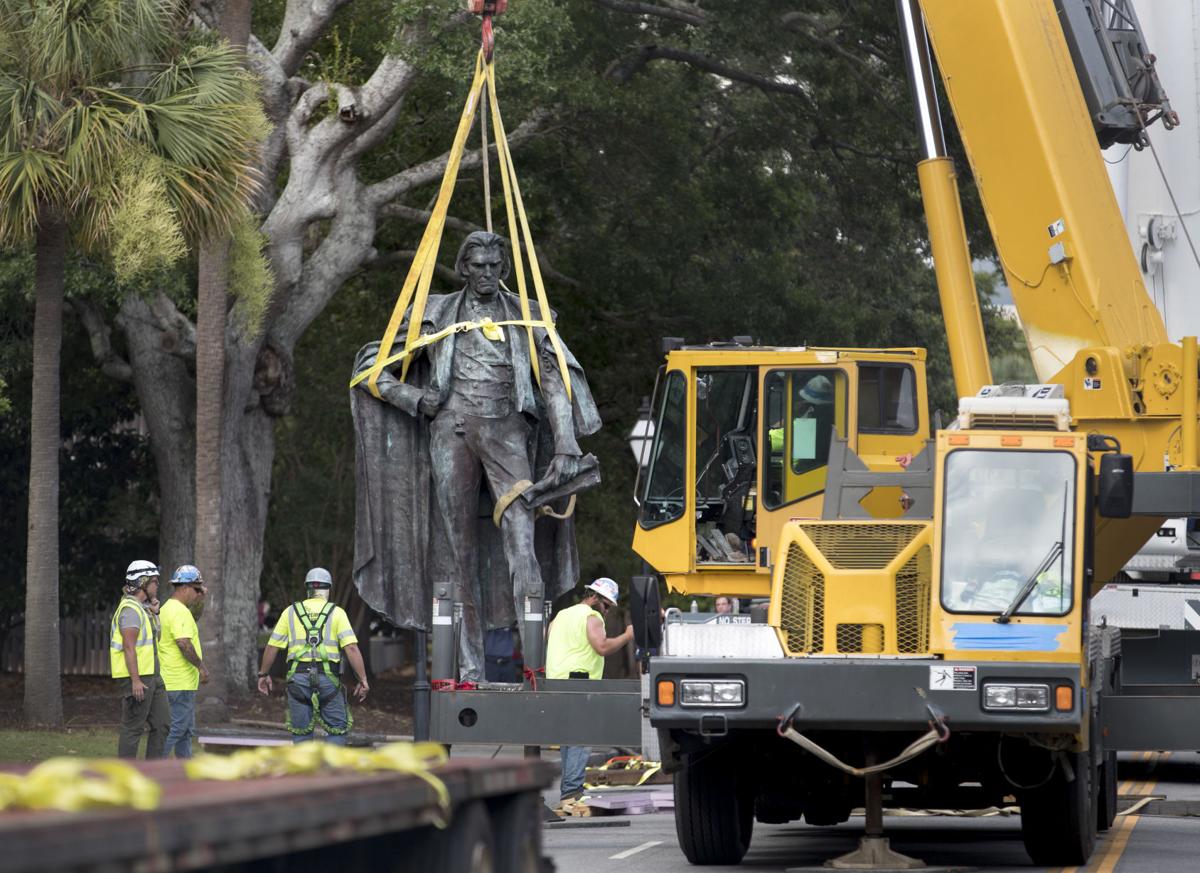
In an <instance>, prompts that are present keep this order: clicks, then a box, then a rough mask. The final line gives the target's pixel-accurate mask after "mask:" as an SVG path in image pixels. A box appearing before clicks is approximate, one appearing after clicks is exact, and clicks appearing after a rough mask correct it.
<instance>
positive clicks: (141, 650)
mask: <svg viewBox="0 0 1200 873" xmlns="http://www.w3.org/2000/svg"><path fill="white" fill-rule="evenodd" d="M126 608H129V609H133V610H134V611H135V612H136V613H137V615H138V625H139V629H138V638H137V643H135V649H136V651H137V668H138V675H139V676H151V675H153V674H154V630H153V628H152V627H151V624H150V613H149V612H147V611H146V607H144V606H142V603H141V601H139V600H138V599H137V598H136V597H128V596H126V597H122V598H121V602H120V603H118V604H117V611H116V612H114V613H113V617H112V634H111V637H110V644H109V652H108V654H109V656H110V658H111V660H112V677H113V678H114V679H125V678H127V677H128V676H129V668H128V667H126V666H125V641H124V640H123V639H121V613H122V612H123V611H124V610H125V609H126Z"/></svg>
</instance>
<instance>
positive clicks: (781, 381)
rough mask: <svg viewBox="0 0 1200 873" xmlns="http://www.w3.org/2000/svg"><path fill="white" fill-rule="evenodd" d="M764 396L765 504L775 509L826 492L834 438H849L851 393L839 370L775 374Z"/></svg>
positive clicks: (844, 376)
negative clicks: (830, 452)
mask: <svg viewBox="0 0 1200 873" xmlns="http://www.w3.org/2000/svg"><path fill="white" fill-rule="evenodd" d="M765 391H766V397H765V404H766V405H765V412H766V419H765V422H764V423H765V427H766V431H767V432H766V437H765V439H764V441H763V443H764V446H765V448H766V450H767V452H768V462H767V464H766V469H765V470H764V477H763V486H764V487H763V492H764V493H763V505H764V506H765V507H766V508H767V509H775V508H777V507H780V506H783V505H784V504H787V503H792V502H793V501H796V500H801V499H803V498H805V497H809V496H811V495H813V494H816V493H818V492H820V491H822V490H824V488H825V474H826V472H827V465H828V463H829V444H830V442H831V441H832V438H833V433H834V431H835V430H836V432H837V434H838V436H839V437H845V436H846V409H847V397H848V395H849V391H848V388H847V379H846V372H845V371H844V370H837V369H804V370H772V371H771V372H770V373H768V374H767V378H766V383H765Z"/></svg>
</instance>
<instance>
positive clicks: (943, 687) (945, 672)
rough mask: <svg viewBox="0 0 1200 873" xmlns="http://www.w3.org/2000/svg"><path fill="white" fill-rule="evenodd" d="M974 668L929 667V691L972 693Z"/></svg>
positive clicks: (974, 685)
mask: <svg viewBox="0 0 1200 873" xmlns="http://www.w3.org/2000/svg"><path fill="white" fill-rule="evenodd" d="M975 674H976V668H975V667H930V668H929V690H930V691H974V690H975V688H976V684H975Z"/></svg>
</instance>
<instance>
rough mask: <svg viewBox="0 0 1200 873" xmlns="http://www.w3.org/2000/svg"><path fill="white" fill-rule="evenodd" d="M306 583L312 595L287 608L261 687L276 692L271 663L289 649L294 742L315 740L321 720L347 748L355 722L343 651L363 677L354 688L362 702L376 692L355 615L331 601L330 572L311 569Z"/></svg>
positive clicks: (272, 643) (277, 628) (260, 676)
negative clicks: (370, 683)
mask: <svg viewBox="0 0 1200 873" xmlns="http://www.w3.org/2000/svg"><path fill="white" fill-rule="evenodd" d="M304 587H305V589H306V590H307V593H308V597H307V598H306V599H305V600H303V601H302V602H300V603H293V604H292V605H291V606H289V607H288V608H287V609H285V610H284V611H283V615H281V616H279V621H278V622H276V623H275V630H274V631H273V632H272V633H271V638H270V639H269V640H268V641H267V647H266V649H264V650H263V657H262V666H260V667H259V669H258V690H259V691H261V692H262V693H263V694H270V693H271V688H272V682H271V677H270V675H269V674H270V672H271V665H272V664H274V663H275V656H276V655H277V654H278V653H279V650H280V649H284V650H285V651H286V653H287V664H288V671H287V698H288V714H287V722H286V726H287V729H288V730H289V731H291V733H292V741H293V742H296V743H303V742H305V741H307V740H311V739H313V732H314V731H315V730H316V727H317V723H318V722H320V724H321V727H323V728H324V729H325V733H326V734H327V735H328V741H329V742H330V743H334V744H336V745H339V746H344V745H345V744H346V734H347V733H348V732H349V730H350V727H351V725H352V724H353V721H352V719H351V718H350V712H349V710H348V709H347V707H346V698H345V695H344V694H343V693H342V682H341V666H342V653H343V652H344V653H345V655H346V660H348V661H349V662H350V666H351V667H353V668H354V672H355V673H356V674H357V675H358V687H356V688H355V689H354V699H355V700H358V701H363V700H366V698H367V691H368V690H370V688H369V686H368V685H367V671H366V667H365V666H364V665H363V659H362V653H361V652H360V651H359V650H358V638H357V637H356V636H355V635H354V628H353V627H351V625H350V618H349V616H347V615H346V611H345V610H344V609H342V608H341V607H340V606H338V605H336V604H333V603H330V602H329V593H330V591H331V590H332V589H333V577H332V576H330V575H329V571H328V570H326V569H324V568H323V567H314V568H313V569H311V570H309V571H308V575H307V576H306V577H305V579H304Z"/></svg>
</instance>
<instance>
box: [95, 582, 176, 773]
mask: <svg viewBox="0 0 1200 873" xmlns="http://www.w3.org/2000/svg"><path fill="white" fill-rule="evenodd" d="M157 597H158V567H157V566H156V565H155V564H154V563H153V562H151V561H134V562H133V563H131V564H130V565H129V568H128V569H127V570H126V571H125V582H124V586H123V596H122V597H121V602H120V603H119V604H118V605H117V609H116V612H114V613H113V617H112V623H111V626H110V628H109V657H110V661H111V664H110V667H111V669H112V677H113V678H114V679H116V680H117V681H118V683H119V686H120V689H121V728H120V733H119V739H118V741H117V756H118V757H120V758H136V757H137V752H138V743H139V742H140V741H141V739H142V733H143V732H146V733H147V737H146V757H147V758H161V757H162V756H163V746H164V744H165V743H166V740H167V730H168V727H169V723H170V720H171V713H170V708H169V706H168V703H167V688H166V686H165V685H164V684H163V680H162V676H161V675H160V667H159V660H158V635H159V626H158V621H157V617H156V616H154V615H152V614H151V612H150V604H151V602H154V601H156V600H157Z"/></svg>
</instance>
